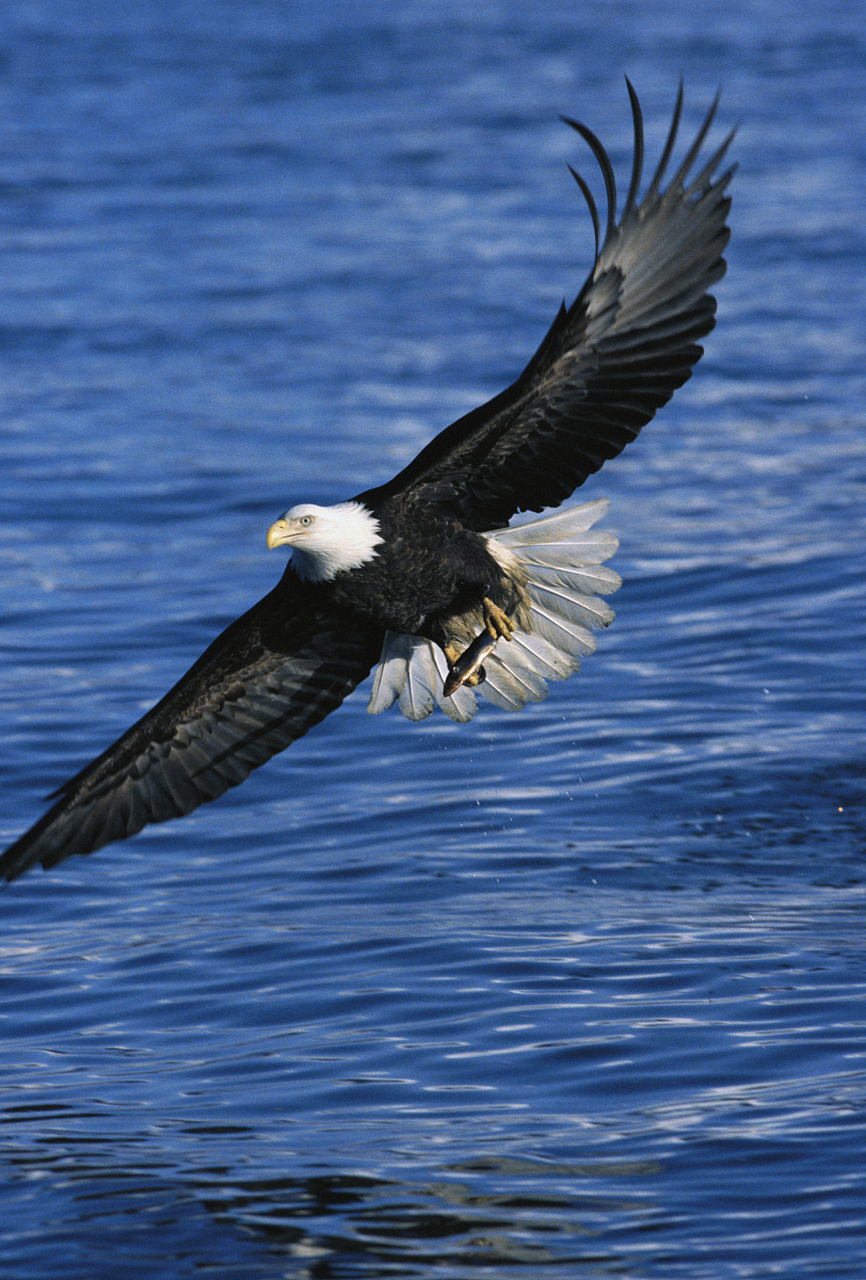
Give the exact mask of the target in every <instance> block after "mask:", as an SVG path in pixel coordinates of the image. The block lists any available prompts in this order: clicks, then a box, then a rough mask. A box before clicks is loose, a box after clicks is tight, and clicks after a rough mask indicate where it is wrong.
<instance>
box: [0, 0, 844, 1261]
mask: <svg viewBox="0 0 866 1280" xmlns="http://www.w3.org/2000/svg"><path fill="white" fill-rule="evenodd" d="M397 9H398V11H397V12H395V13H391V14H389V13H388V11H387V7H384V8H383V7H382V6H381V5H378V4H374V3H372V2H371V0H360V2H356V3H353V4H351V5H349V4H345V3H337V4H331V5H329V6H320V7H319V8H318V10H316V11H314V12H308V6H307V5H306V4H304V5H301V4H300V3H297V4H286V5H278V4H267V3H258V4H257V3H246V4H240V3H235V4H231V3H225V2H223V3H218V2H217V3H211V4H209V5H207V6H204V5H199V4H198V3H196V4H191V3H190V4H183V3H181V4H178V3H177V0H173V2H172V3H171V4H169V3H159V2H158V0H140V2H139V3H138V4H136V5H129V6H126V7H125V8H122V7H121V6H120V5H103V4H94V3H92V0H91V3H89V4H87V5H84V4H77V3H68V2H67V3H60V0H44V2H43V3H34V4H27V3H23V2H22V3H16V4H14V5H9V6H7V8H6V9H5V10H4V13H5V16H4V17H3V18H2V20H0V21H2V26H0V261H2V272H0V298H2V308H0V403H2V424H3V426H2V433H0V450H2V458H0V492H2V499H3V505H2V524H0V556H2V565H3V574H2V616H3V627H2V642H3V648H4V657H3V665H2V670H0V723H2V742H3V746H2V756H0V774H2V794H3V800H2V821H0V836H2V839H3V842H4V843H5V842H7V841H8V840H10V839H11V838H12V837H13V836H14V835H15V834H17V832H18V831H19V830H21V829H22V828H23V827H24V826H25V825H26V824H29V823H30V822H31V821H32V820H33V819H34V818H35V817H36V815H37V814H38V813H39V812H40V811H41V797H42V796H43V794H44V793H45V792H46V791H48V790H49V789H51V788H52V787H54V786H56V785H57V784H58V783H60V782H61V781H63V780H64V779H65V777H67V776H68V775H69V774H70V773H71V772H72V771H73V770H74V769H76V768H77V767H79V766H80V765H81V764H82V763H83V762H84V761H86V760H87V759H88V758H90V757H91V756H92V755H93V754H95V753H96V752H97V751H98V750H100V749H101V748H102V747H103V746H104V745H105V744H106V743H107V742H109V741H110V740H111V739H112V737H113V736H115V735H116V734H117V733H118V732H119V731H120V730H122V729H123V728H125V727H126V725H127V724H128V723H129V722H130V721H131V720H132V719H133V718H135V717H136V716H137V715H138V714H140V712H141V710H142V709H143V708H144V707H146V706H147V705H149V703H150V702H152V701H153V700H154V699H155V698H156V697H157V696H158V695H159V694H161V693H162V692H163V691H164V690H165V688H167V687H168V685H169V684H170V683H171V682H172V681H173V680H174V679H176V678H177V676H178V675H179V674H180V673H181V672H182V671H183V670H184V669H185V668H186V667H187V666H188V665H189V663H190V662H191V661H192V659H193V658H194V657H196V656H197V655H198V653H199V652H200V651H201V650H202V649H203V648H204V646H205V644H206V643H207V642H209V640H210V639H211V638H212V636H213V635H214V634H215V633H216V632H217V631H218V630H219V629H220V628H221V627H222V626H223V625H225V624H226V623H227V622H228V621H229V620H230V619H231V618H233V617H234V616H236V615H237V614H238V613H239V612H240V611H241V610H242V609H243V608H245V607H246V606H248V605H249V604H251V603H252V602H253V601H254V600H255V599H257V598H258V597H259V596H260V595H262V594H263V593H264V592H265V590H267V589H268V587H269V586H270V585H271V584H272V583H273V581H274V580H275V578H276V576H277V574H278V573H279V571H280V564H279V563H278V562H277V561H278V557H277V556H268V554H267V552H266V551H265V547H264V532H265V530H266V528H267V526H268V525H269V524H270V523H271V521H272V520H273V519H274V518H275V517H276V516H277V515H278V514H279V513H280V512H282V511H283V510H284V509H285V508H286V507H287V506H288V505H290V504H291V503H293V502H296V501H301V500H304V499H309V500H320V501H321V500H323V501H332V500H337V499H339V498H340V497H345V496H348V495H350V494H352V493H354V492H357V491H358V490H360V489H362V488H364V487H366V486H368V485H370V484H374V483H378V482H379V481H381V480H382V479H385V478H387V477H388V476H389V475H390V474H392V473H393V472H394V471H395V470H396V469H397V468H398V467H400V466H401V465H403V464H404V463H405V462H406V461H407V460H408V459H409V458H410V457H411V456H413V454H414V452H415V451H416V450H417V449H418V448H419V447H420V445H421V444H422V443H424V442H425V441H426V440H427V439H428V438H429V437H430V436H431V435H432V433H433V432H434V431H436V430H438V429H439V428H440V427H442V426H443V425H445V424H446V423H447V422H449V421H450V420H451V419H453V418H454V417H456V416H457V415H458V414H459V413H461V412H463V411H465V410H466V409H467V408H469V407H471V406H472V405H474V404H476V403H478V402H479V401H481V400H482V399H483V398H485V397H487V396H489V395H491V394H492V393H494V392H495V391H497V390H498V389H500V388H501V387H502V386H504V385H505V383H506V382H507V381H508V380H510V379H511V378H512V377H513V376H514V374H515V373H516V372H517V371H518V370H519V369H520V368H521V366H522V363H523V361H524V360H525V359H526V357H527V356H528V355H529V354H530V353H531V351H532V350H533V349H534V347H535V345H536V344H537V342H538V340H539V338H540V337H541V335H542V333H543V332H544V329H545V327H546V325H547V323H548V322H549V320H550V318H551V317H552V314H553V312H554V310H555V308H556V306H557V305H558V303H559V301H560V299H561V297H562V296H563V293H566V294H568V295H569V296H571V295H572V294H573V293H574V292H575V291H576V289H577V288H578V287H579V285H580V283H582V280H583V278H584V275H585V273H586V270H587V268H588V265H589V259H590V253H591V233H590V228H589V223H588V219H587V217H586V216H585V213H584V212H583V210H582V209H581V207H580V202H579V199H578V193H577V192H576V190H575V188H574V185H573V183H572V181H571V178H570V177H569V175H568V172H567V169H566V162H567V161H572V162H578V163H580V165H581V166H582V167H583V168H584V169H585V170H586V172H587V174H591V173H592V163H591V160H589V159H588V157H587V156H586V155H585V153H584V152H582V151H581V147H580V144H579V140H578V139H577V138H576V137H575V136H574V135H573V134H572V133H571V132H570V131H569V130H567V129H565V128H563V127H562V125H560V124H559V123H558V122H557V118H556V117H557V113H558V112H566V113H569V114H573V115H577V116H579V117H581V118H584V119H586V120H587V122H588V123H590V124H591V125H592V126H593V127H595V128H596V129H597V130H598V131H599V132H600V133H601V135H602V137H603V138H604V140H605V142H606V143H607V144H608V146H609V147H610V148H611V150H612V153H613V155H614V158H615V161H616V163H617V166H618V169H619V171H620V173H621V174H622V180H623V183H625V180H626V178H627V173H628V164H629V158H630V157H629V149H630V123H629V117H628V108H627V100H626V94H625V89H624V85H623V80H622V77H623V74H624V73H628V74H629V75H630V77H631V78H632V79H633V80H634V82H635V84H636V86H637V88H638V90H639V91H640V93H641V96H642V99H643V102H644V107H645V110H646V115H647V131H648V137H649V149H650V151H651V152H652V151H654V150H657V148H658V146H659V143H660V139H661V137H662V135H663V132H664V130H665V128H666V125H667V121H668V118H669V113H670V109H671V104H672V101H673V97H674V93H675V90H676V83H677V80H678V77H679V76H680V75H681V74H682V75H683V76H684V78H685V82H686V89H687V102H688V123H689V127H690V128H691V127H693V126H694V125H695V123H696V121H697V119H698V117H699V115H700V114H701V113H702V111H703V110H704V109H705V107H706V105H707V103H708V101H709V100H710V98H711V97H712V95H713V93H714V92H715V90H716V88H717V86H718V85H719V84H720V83H721V84H722V86H723V91H724V96H723V105H722V109H721V123H720V132H719V136H721V130H722V129H725V128H727V127H729V126H730V125H731V124H732V123H734V122H736V121H741V122H742V124H741V130H740V134H739V137H738V140H737V143H736V158H737V160H738V161H739V163H740V171H739V174H738V176H737V178H736V183H735V206H734V210H733V213H732V219H731V221H732V226H733V229H734V238H733V240H732V244H731V248H730V253H729V262H730V270H729V274H728V277H727V279H726V281H725V282H724V284H723V286H722V287H721V289H720V291H719V298H720V311H719V327H718V329H717V330H716V332H715V333H714V334H713V335H712V336H711V338H710V339H709V340H708V343H707V355H706V357H705V359H704V361H703V362H702V363H701V365H700V366H699V369H698V372H697V374H696V376H695V378H694V379H693V381H692V382H691V383H690V384H689V385H688V386H687V387H686V388H684V390H683V391H682V392H681V393H680V394H679V395H678V396H677V397H676V400H675V402H674V403H673V404H672V405H670V406H669V407H668V409H667V410H666V411H665V412H664V414H663V415H662V416H661V417H660V418H659V419H658V420H657V421H656V422H655V423H654V424H653V425H652V426H651V427H649V428H647V430H646V431H645V432H644V434H643V435H642V436H641V439H640V440H639V442H638V443H637V444H636V445H635V446H633V447H632V448H630V449H629V450H628V451H627V452H626V453H625V454H624V455H623V456H622V458H620V459H619V460H617V461H616V462H614V463H613V464H611V465H609V466H608V467H606V468H605V469H604V470H603V471H602V473H601V474H600V475H599V476H597V477H596V478H595V480H594V481H593V482H592V484H591V486H589V485H588V486H587V488H586V490H585V495H586V497H590V496H592V497H598V496H609V497H610V498H611V500H612V505H611V514H610V518H609V521H608V523H609V524H610V525H611V526H612V527H614V528H615V529H616V531H617V532H618V534H619V536H620V538H621V550H620V552H619V555H618V556H617V558H616V560H615V565H616V567H617V569H618V570H619V571H620V572H621V573H622V574H623V576H624V578H625V580H626V583H625V586H624V587H623V589H622V591H621V592H620V593H619V594H618V596H617V597H615V598H614V602H613V603H614V604H615V606H616V609H617V621H616V624H615V626H614V627H613V628H612V629H611V630H610V631H609V632H608V633H606V634H605V635H604V636H603V637H602V643H601V648H600V652H599V654H598V655H596V656H595V657H594V658H593V659H591V660H590V661H588V662H587V663H586V664H585V667H584V670H583V671H582V672H581V674H580V675H579V676H578V677H576V678H575V679H573V680H572V681H570V682H568V683H567V684H565V685H562V686H557V687H555V688H554V689H553V691H552V693H551V696H550V698H549V700H548V701H547V702H545V703H543V704H541V705H538V706H530V707H529V708H528V709H527V710H526V711H525V712H523V713H521V714H515V715H508V714H504V713H502V712H499V711H496V710H495V709H493V708H491V707H489V706H485V707H483V708H482V711H481V714H480V715H479V717H478V719H477V720H476V721H475V722H473V723H472V724H470V725H464V726H456V725H453V724H451V723H450V722H448V721H445V720H444V718H442V717H438V718H437V719H431V720H429V721H427V722H425V723H424V724H422V725H410V724H408V723H407V722H406V721H404V720H403V719H402V718H401V717H399V716H398V715H396V714H394V713H391V714H389V715H388V716H383V717H378V718H376V719H371V718H370V717H368V716H367V715H366V712H365V705H366V699H367V696H368V691H367V690H366V689H362V690H360V691H359V693H358V694H357V695H356V696H355V697H354V698H353V699H352V700H351V701H350V702H349V703H348V704H347V705H346V706H345V707H344V708H343V709H342V710H341V711H340V712H339V713H337V714H335V715H334V716H333V717H331V718H330V719H329V720H327V721H326V722H325V723H324V724H323V725H322V726H320V728H319V729H317V730H316V731H314V732H313V733H312V734H311V735H310V736H309V737H308V738H306V739H304V740H303V742H301V743H299V744H297V745H296V746H295V747H294V748H292V749H291V750H290V751H289V752H287V753H286V754H285V755H284V756H282V757H280V758H279V759H277V760H275V761H273V762H271V764H270V765H269V766H267V767H265V768H264V769H263V770H261V771H260V772H259V773H257V774H256V775H254V777H252V778H251V779H250V780H249V781H248V782H247V783H246V784H245V785H244V786H243V787H242V788H240V789H239V790H237V791H236V792H233V793H231V794H230V795H228V796H226V797H225V798H224V799H223V800H222V801H220V802H218V803H216V804H215V805H213V806H210V807H208V808H206V809H204V810H202V811H199V813H197V814H196V815H194V816H193V817H191V818H189V819H186V820H185V821H183V822H181V823H176V824H169V825H167V826H164V827H161V828H155V829H151V830H150V831H149V832H145V833H144V834H143V835H142V836H141V837H139V838H138V839H136V840H135V841H133V842H131V843H129V844H128V845H126V846H116V847H113V848H110V849H106V850H103V851H102V852H100V853H99V854H97V855H94V856H93V857H92V858H90V859H87V860H76V861H73V862H70V863H67V864H65V865H64V866H63V867H61V868H58V869H57V870H56V871H55V872H53V873H52V874H50V875H43V874H42V873H41V872H39V871H37V872H36V873H34V874H31V875H30V876H28V877H26V878H25V879H23V880H22V881H20V882H18V883H16V884H15V885H14V886H12V887H11V888H10V889H9V890H8V891H7V892H6V893H5V894H3V895H2V896H0V915H2V937H0V1073H2V1075H0V1079H2V1085H0V1103H2V1124H3V1128H2V1163H0V1274H2V1276H3V1277H4V1280H5V1277H6V1276H9V1277H15V1278H16V1280H45V1277H47V1276H52V1277H53V1276H61V1277H63V1278H64V1280H66V1278H69V1280H72V1278H77V1277H81V1278H82V1280H84V1278H85V1277H86V1278H87V1280H93V1278H94V1277H95V1278H99V1280H101V1278H102V1277H109V1276H111V1277H115V1276H117V1274H118V1273H120V1272H123V1271H124V1270H126V1271H128V1272H129V1273H130V1274H133V1275H142V1276H144V1275H146V1276H148V1277H168V1278H172V1280H173V1278H175V1277H193V1276H196V1277H198V1276H201V1275H208V1276H211V1275H212V1276H215V1277H219V1280H228V1278H229V1277H238V1280H241V1278H243V1280H247V1278H249V1277H267V1278H268V1280H271V1278H276V1277H292V1280H296V1278H297V1280H300V1278H302V1277H310V1278H319V1280H322V1278H333V1280H336V1278H340V1280H354V1278H358V1280H360V1278H361V1277H374V1276H375V1277H382V1276H399V1277H409V1276H412V1277H419V1278H421V1280H466V1278H467V1277H470V1276H476V1275H477V1276H491V1277H493V1276H495V1277H502V1276H509V1275H516V1276H531V1277H533V1278H535V1277H539V1278H541V1277H543V1278H544V1280H573V1278H574V1277H575V1276H614V1275H615V1276H618V1277H628V1278H629V1280H671V1278H675V1277H688V1280H698V1278H702V1277H706V1278H707V1280H720V1278H722V1280H725V1278H728V1277H731V1278H734V1277H737V1278H739V1277H765V1276H766V1277H769V1276H774V1277H786V1278H787V1277H792V1278H793V1277H797V1278H798V1280H799V1278H801V1277H828V1278H832V1280H849V1278H850V1280H862V1276H863V1275H864V1274H866V1161H864V1151H866V1032H864V995H866V947H864V942H866V929H864V906H866V902H864V897H866V893H864V888H866V876H864V864H863V855H864V845H866V803H864V783H866V764H864V755H863V737H864V723H866V717H864V712H866V655H864V639H863V637H864V631H866V605H864V580H866V444H864V425H866V414H864V409H863V402H864V391H866V377H864V373H863V369H864V353H866V323H864V308H863V300H862V282H863V279H864V273H866V231H864V218H863V190H864V185H866V129H864V124H863V119H864V116H863V67H864V65H866V34H864V26H863V21H862V13H860V12H859V7H858V6H856V5H854V6H851V5H847V4H841V3H839V4H825V5H823V6H817V5H812V6H801V5H794V4H786V3H783V2H782V0H776V2H775V3H771V4H768V5H763V6H754V5H753V4H751V3H749V4H746V3H740V2H738V0H735V2H734V3H733V4H728V5H725V6H719V8H718V10H717V11H715V10H710V11H707V10H706V9H705V8H702V7H700V6H693V5H687V4H684V3H681V2H680V0H667V2H665V0H662V2H661V3H659V2H658V0H654V2H653V4H649V3H646V4H638V5H631V4H616V3H614V4H603V3H599V2H598V0H595V2H593V0H589V2H587V3H583V4H580V5H574V4H565V3H559V0H555V2H553V3H549V4H545V5H541V6H535V5H521V4H518V3H516V0H503V2H502V3H497V4H494V3H490V4H472V5H470V4H458V3H454V2H453V0H445V3H440V4H438V5H436V6H430V5H429V4H420V3H411V2H410V3H405V4H402V5H400V6H397Z"/></svg>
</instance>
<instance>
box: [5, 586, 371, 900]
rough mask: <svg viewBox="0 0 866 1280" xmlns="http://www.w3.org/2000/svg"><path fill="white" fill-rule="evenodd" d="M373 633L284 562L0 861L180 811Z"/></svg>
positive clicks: (258, 760) (297, 720)
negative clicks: (254, 600) (273, 580)
mask: <svg viewBox="0 0 866 1280" xmlns="http://www.w3.org/2000/svg"><path fill="white" fill-rule="evenodd" d="M383 639H384V631H383V630H382V629H380V628H378V627H375V626H369V627H368V626H365V624H364V623H363V622H362V621H361V620H360V619H357V618H353V620H352V625H351V626H347V624H346V619H345V617H344V616H342V615H340V614H339V613H338V612H337V611H336V609H333V608H331V607H329V606H328V604H327V602H326V601H323V599H322V598H321V596H320V595H318V596H317V595H316V593H315V592H314V591H312V590H310V589H309V588H306V587H305V585H304V584H303V583H301V582H300V580H299V579H298V578H297V577H296V575H295V574H294V572H293V570H292V569H291V568H289V569H287V570H286V573H285V575H284V577H283V579H282V580H281V581H280V583H278V585H277V586H276V587H275V588H274V590H273V591H271V592H270V593H269V594H268V595H267V596H265V597H264V599H262V600H260V601H259V602H258V604H256V605H254V606H253V608H252V609H250V610H249V611H248V612H247V613H245V614H244V615H243V616H242V617H240V618H238V619H237V621H236V622H233V623H232V624H231V626H229V627H228V628H227V629H226V630H225V631H224V632H223V633H222V635H220V636H218V637H217V639H216V640H215V641H214V642H213V644H212V645H211V646H210V648H208V649H207V650H206V651H205V652H204V653H203V654H202V656H201V657H200V658H199V660H198V661H197V662H196V663H195V664H194V665H193V666H192V667H191V668H190V670H189V671H188V672H187V674H186V675H185V676H184V677H183V678H182V679H181V680H180V681H178V683H177V684H176V685H175V686H174V688H173V689H171V690H169V692H168V693H167V694H166V695H165V697H164V698H163V699H162V700H161V701H160V702H158V703H157V705H156V706H155V707H153V708H152V710H150V711H148V713H147V714H146V715H145V716H144V717H143V718H142V719H141V720H139V721H138V723H137V724H134V725H133V726H132V728H131V729H128V730H127V731H126V733H124V734H123V735H122V736H121V737H120V738H118V740H117V742H115V743H114V745H113V746H111V747H109V748H108V750H107V751H105V752H104V753H103V754H102V755H101V756H99V757H98V758H97V759H96V760H94V761H93V762H92V763H91V764H89V765H88V766H87V767H86V768H85V769H83V770H82V771H81V773H79V774H77V775H76V776H75V777H74V778H71V779H70V781H69V782H67V783H66V784H65V785H64V786H63V787H61V788H60V790H59V791H57V792H55V794H54V795H53V796H51V797H50V799H56V803H55V804H54V806H53V807H52V808H51V809H49V811H48V812H47V813H46V814H45V816H44V817H43V818H42V819H41V820H40V821H39V822H37V823H36V825H35V826H34V827H32V828H31V830H30V831H28V832H26V833H25V834H24V835H23V836H21V838H20V839H19V840H17V841H16V842H15V844H13V845H12V846H11V847H10V848H9V849H7V850H6V852H5V853H4V854H3V855H2V858H0V875H3V876H5V877H6V878H7V879H8V880H14V879H15V878H16V877H17V876H20V875H21V874H22V873H23V872H24V871H26V870H27V869H28V868H29V867H32V866H33V865H35V863H37V862H40V863H41V864H42V866H43V867H52V866H54V865H55V864H56V863H58V862H61V861H62V860H63V859H64V858H68V857H69V856H70V855H71V854H74V853H91V852H92V851H93V850H94V849H99V848H101V847H102V845H105V844H108V843H109V842H110V841H112V840H122V839H124V838H125V837H127V836H131V835H134V834H135V832H136V831H140V830H141V828H142V827H143V826H145V824H147V823H149V822H163V821H165V820H166V819H168V818H176V817H180V816H181V815H182V814H185V813H190V812H191V811H192V810H193V809H195V808H197V807H198V806H199V805H200V804H203V803H204V802H205V801H206V800H213V799H214V798H215V797H216V796H219V795H222V793H223V792H224V791H227V790H228V789H229V787H235V786H237V785H238V783H240V782H243V780H244V779H245V778H246V777H247V776H248V775H249V774H250V773H251V772H252V770H253V769H255V768H257V767H258V766H259V765H260V764H264V762H265V761H266V760H269V759H270V757H271V756H272V755H275V754H276V752H278V751H282V750H283V748H284V747H287V746H288V745H289V743H290V742H294V740H295V739H296V738H300V737H301V736H302V735H303V734H305V733H306V732H307V730H308V729H310V728H312V726H313V725H314V724H318V722H319V721H320V720H322V719H324V717H325V716H326V715H328V714H329V712H331V711H333V710H334V709H335V708H336V707H338V706H339V705H340V703H341V702H342V701H343V699H344V698H346V697H347V696H348V694H349V693H351V691H352V690H353V689H354V688H355V686H356V685H357V684H359V683H360V682H361V681H362V680H363V679H364V678H365V677H366V676H367V675H368V673H369V671H370V668H371V667H372V665H373V663H374V662H375V661H376V660H377V658H378V657H379V654H380V652H381V649H382V642H383Z"/></svg>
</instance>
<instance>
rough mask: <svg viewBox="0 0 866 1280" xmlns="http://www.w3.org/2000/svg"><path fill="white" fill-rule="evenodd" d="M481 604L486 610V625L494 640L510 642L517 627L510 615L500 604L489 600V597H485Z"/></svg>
mask: <svg viewBox="0 0 866 1280" xmlns="http://www.w3.org/2000/svg"><path fill="white" fill-rule="evenodd" d="M481 604H482V607H483V609H484V625H485V627H486V628H487V630H488V632H489V633H490V635H491V636H492V637H493V639H494V640H499V639H500V638H502V639H505V640H510V639H511V637H512V636H513V635H514V632H515V626H514V623H513V622H512V621H511V619H510V618H509V616H508V614H507V613H504V612H503V611H502V609H500V608H499V605H498V604H494V603H493V601H492V600H488V598H487V596H485V597H484V599H483V600H482V601H481Z"/></svg>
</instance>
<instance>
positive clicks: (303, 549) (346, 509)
mask: <svg viewBox="0 0 866 1280" xmlns="http://www.w3.org/2000/svg"><path fill="white" fill-rule="evenodd" d="M381 541H382V538H381V537H380V535H379V521H378V520H377V519H376V518H375V516H374V515H372V513H371V512H369V511H368V510H367V508H366V507H365V506H364V505H363V503H361V502H339V503H337V505H336V506H333V507H319V506H316V504H315V503H312V502H304V503H302V504H301V505H300V506H297V507H292V508H291V510H289V511H287V512H286V514H285V515H284V516H280V518H279V520H277V521H276V523H275V524H272V525H271V527H270V529H268V548H269V549H270V550H273V549H274V547H291V549H292V563H293V565H294V566H295V569H296V570H297V572H298V575H299V576H300V577H301V578H305V579H306V580H307V581H309V582H329V581H330V580H331V578H334V577H336V575H337V574H338V573H343V572H344V571H345V570H347V569H357V568H358V566H359V565H362V564H365V563H366V562H367V561H368V560H372V558H373V557H374V556H375V555H376V547H377V546H378V545H379V543H380V542H381Z"/></svg>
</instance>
